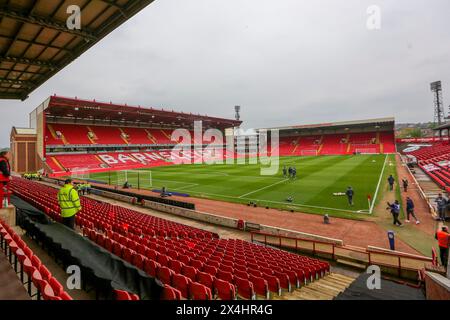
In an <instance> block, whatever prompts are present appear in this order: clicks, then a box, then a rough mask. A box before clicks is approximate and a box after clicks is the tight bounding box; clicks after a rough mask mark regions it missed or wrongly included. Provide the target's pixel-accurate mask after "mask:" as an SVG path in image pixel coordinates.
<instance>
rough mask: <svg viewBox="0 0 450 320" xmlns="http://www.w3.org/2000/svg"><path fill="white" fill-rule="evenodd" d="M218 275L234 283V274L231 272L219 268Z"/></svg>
mask: <svg viewBox="0 0 450 320" xmlns="http://www.w3.org/2000/svg"><path fill="white" fill-rule="evenodd" d="M216 277H217V278H219V279H221V280H225V281H228V282H230V283H233V274H232V273H231V272H227V271H222V270H219V271H217V274H216Z"/></svg>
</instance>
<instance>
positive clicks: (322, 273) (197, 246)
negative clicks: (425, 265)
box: [2, 178, 350, 300]
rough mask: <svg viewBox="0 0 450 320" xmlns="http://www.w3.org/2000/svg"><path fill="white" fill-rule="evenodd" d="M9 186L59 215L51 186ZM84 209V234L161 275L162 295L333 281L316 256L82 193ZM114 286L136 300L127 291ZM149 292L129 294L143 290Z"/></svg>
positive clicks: (286, 293) (275, 289)
mask: <svg viewBox="0 0 450 320" xmlns="http://www.w3.org/2000/svg"><path fill="white" fill-rule="evenodd" d="M12 188H13V191H14V193H15V194H17V195H18V196H19V197H20V198H22V199H23V200H24V201H26V202H27V203H29V204H31V205H33V206H35V207H36V208H37V209H40V210H42V211H44V212H46V213H47V214H48V216H49V217H51V218H53V219H55V220H56V221H60V220H61V218H60V215H59V212H58V209H57V207H58V206H57V202H56V192H57V189H55V188H54V187H50V186H44V185H41V184H39V183H36V182H30V181H27V180H25V179H20V178H18V179H15V180H14V183H13V184H12ZM82 207H83V209H82V212H81V213H80V214H79V215H77V219H76V224H77V225H78V226H79V227H80V228H81V229H82V230H83V234H84V235H86V236H87V237H88V238H89V239H90V240H91V241H93V242H95V243H96V244H98V245H99V246H101V247H103V248H105V249H106V250H107V251H109V252H111V253H112V254H114V255H116V256H118V257H120V258H122V259H123V260H124V261H126V262H128V263H129V264H130V265H133V266H134V267H136V268H138V269H140V270H142V271H144V272H145V273H146V274H147V275H149V276H151V277H153V278H156V279H158V280H159V282H158V285H159V286H161V290H160V292H161V295H160V298H162V299H181V298H183V299H202V300H203V299H211V298H213V297H218V298H220V299H224V300H232V299H235V298H236V297H237V296H239V297H240V298H243V299H255V298H257V297H259V298H260V299H269V298H271V297H277V298H278V299H281V298H287V299H289V297H294V298H295V295H296V294H300V295H302V294H303V293H302V291H301V288H302V287H303V286H307V285H308V284H310V283H313V282H315V281H319V279H321V278H324V279H325V280H326V279H327V278H330V279H333V277H332V275H329V274H330V265H329V264H328V263H326V262H322V261H320V260H317V259H313V258H308V257H302V256H298V255H296V254H292V253H288V252H284V251H281V250H278V249H271V248H266V247H263V246H260V245H256V244H252V243H249V242H246V241H242V240H235V239H219V237H218V235H217V234H214V233H211V232H206V231H203V230H200V229H196V228H192V227H188V226H185V225H180V224H177V223H172V222H170V221H167V220H164V219H158V218H155V217H152V216H149V215H146V214H142V213H139V212H137V211H133V210H129V209H125V208H121V207H118V206H112V205H110V204H108V203H105V202H98V201H94V200H92V199H89V198H85V197H83V198H82ZM2 236H3V233H2ZM5 239H8V238H5ZM10 246H11V244H10ZM14 254H15V253H14ZM81 264H83V262H81ZM338 279H340V281H341V284H344V283H345V281H349V278H345V277H344V276H341V277H340V278H338ZM330 281H332V280H330ZM33 283H34V282H33ZM349 283H350V282H347V285H348V284H349ZM45 285H46V284H45ZM36 288H37V290H38V291H39V292H42V290H47V289H46V288H45V287H42V286H39V285H38V286H36ZM42 288H44V289H42ZM116 291H117V290H115V293H116V294H117V295H119V296H126V297H129V300H131V299H132V298H131V296H130V295H127V294H128V293H127V292H126V291H123V290H122V291H120V292H116ZM144 291H145V290H143V291H141V292H135V293H132V295H136V296H142V295H143V292H144ZM45 294H47V293H45ZM58 297H59V295H58ZM44 298H45V299H47V298H46V297H45V296H44Z"/></svg>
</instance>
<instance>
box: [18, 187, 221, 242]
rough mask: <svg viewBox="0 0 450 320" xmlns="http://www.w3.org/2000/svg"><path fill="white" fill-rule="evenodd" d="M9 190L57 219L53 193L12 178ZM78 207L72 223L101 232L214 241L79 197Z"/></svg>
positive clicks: (197, 231) (194, 231) (201, 233)
mask: <svg viewBox="0 0 450 320" xmlns="http://www.w3.org/2000/svg"><path fill="white" fill-rule="evenodd" d="M11 190H12V191H13V192H14V193H15V194H17V195H18V196H19V197H21V198H22V199H24V200H25V201H27V202H29V203H32V204H33V205H34V206H35V207H37V208H38V209H40V210H42V211H44V212H46V213H47V214H48V215H49V216H51V217H52V218H53V219H55V220H57V221H59V220H60V219H61V218H60V208H59V205H58V203H57V196H56V195H57V189H55V188H53V187H50V186H46V185H42V184H40V183H37V182H34V181H29V180H26V179H22V178H15V179H14V180H13V181H12V182H11ZM81 206H82V209H81V211H80V212H79V213H78V214H77V218H76V222H77V223H78V224H79V225H87V224H92V225H95V226H96V227H97V228H99V229H101V230H110V229H115V230H118V231H120V232H128V230H130V231H132V233H139V234H140V233H146V232H148V233H150V234H154V233H159V234H171V233H174V234H177V236H180V237H199V238H205V237H206V238H213V237H218V236H217V234H215V233H212V232H209V231H205V230H201V229H198V228H194V227H190V226H187V225H183V224H180V223H176V222H173V221H169V220H166V219H162V218H158V217H154V216H151V215H148V214H144V213H141V212H138V211H135V210H132V209H128V208H125V207H121V206H115V205H111V204H110V203H107V202H101V201H96V200H93V199H90V198H87V197H81Z"/></svg>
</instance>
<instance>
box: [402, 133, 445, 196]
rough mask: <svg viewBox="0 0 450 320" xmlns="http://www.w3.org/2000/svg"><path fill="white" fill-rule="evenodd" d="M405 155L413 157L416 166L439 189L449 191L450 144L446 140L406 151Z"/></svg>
mask: <svg viewBox="0 0 450 320" xmlns="http://www.w3.org/2000/svg"><path fill="white" fill-rule="evenodd" d="M404 153H405V154H407V155H409V156H412V157H414V161H415V162H416V163H417V165H418V166H419V167H420V168H421V169H422V170H423V171H424V172H425V173H426V174H427V175H429V176H430V177H431V178H432V179H433V180H434V181H435V182H436V183H437V184H438V185H439V186H440V187H441V188H443V189H445V190H446V191H447V192H449V191H450V144H449V142H448V140H443V141H440V140H438V141H432V142H431V143H428V144H427V145H425V146H424V145H421V146H418V147H415V148H413V151H408V150H406V151H405V152H404Z"/></svg>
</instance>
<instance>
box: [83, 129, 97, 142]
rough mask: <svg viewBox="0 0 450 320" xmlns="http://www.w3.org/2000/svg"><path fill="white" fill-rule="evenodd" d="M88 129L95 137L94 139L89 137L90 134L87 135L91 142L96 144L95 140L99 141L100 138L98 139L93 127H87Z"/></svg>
mask: <svg viewBox="0 0 450 320" xmlns="http://www.w3.org/2000/svg"><path fill="white" fill-rule="evenodd" d="M86 128H87V129H88V131H89V132H92V134H93V137H92V138H91V137H90V136H89V134H88V135H87V137H88V139H89V141H90V142H91V143H92V144H96V143H97V142H95V140H98V137H97V135H96V134H95V132H94V130H92V128H91V127H86Z"/></svg>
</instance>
